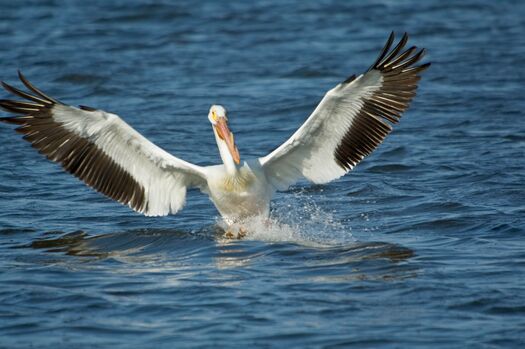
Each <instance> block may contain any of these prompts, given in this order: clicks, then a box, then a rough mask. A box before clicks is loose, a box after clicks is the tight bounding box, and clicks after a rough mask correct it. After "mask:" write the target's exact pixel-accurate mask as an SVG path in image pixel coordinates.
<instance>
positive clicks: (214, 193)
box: [204, 160, 274, 224]
mask: <svg viewBox="0 0 525 349" xmlns="http://www.w3.org/2000/svg"><path fill="white" fill-rule="evenodd" d="M206 170H207V171H208V186H207V188H206V189H205V190H204V191H205V192H207V194H208V195H209V196H210V199H211V201H212V202H213V203H214V205H215V207H216V208H217V210H218V211H219V213H220V214H221V216H222V217H223V219H224V220H225V221H226V222H227V223H229V224H232V223H235V222H239V221H242V220H244V219H245V218H248V217H251V216H260V215H264V216H267V215H268V213H269V211H270V200H271V198H272V196H273V193H274V192H273V190H271V186H270V185H269V184H268V182H267V181H266V177H265V175H264V172H263V170H262V168H261V165H260V164H259V162H258V161H257V160H251V161H247V162H245V163H244V164H243V165H241V166H238V167H237V170H236V173H235V174H230V173H228V171H227V170H226V167H225V166H224V165H217V166H209V167H206Z"/></svg>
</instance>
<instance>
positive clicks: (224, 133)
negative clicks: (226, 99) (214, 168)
mask: <svg viewBox="0 0 525 349" xmlns="http://www.w3.org/2000/svg"><path fill="white" fill-rule="evenodd" d="M226 114H227V113H226V109H225V108H224V107H223V106H222V105H212V106H211V108H210V112H209V113H208V119H209V120H210V122H211V124H212V126H213V132H214V133H215V138H216V139H217V145H218V146H219V151H220V152H221V157H222V160H223V161H224V162H225V163H226V162H227V159H225V154H223V152H224V149H226V150H227V151H228V153H229V155H230V157H231V159H233V161H234V162H235V163H236V164H237V165H238V164H239V163H240V162H241V157H240V155H239V150H237V146H236V145H235V141H234V139H233V133H232V132H231V131H230V129H229V128H228V116H227V115H226Z"/></svg>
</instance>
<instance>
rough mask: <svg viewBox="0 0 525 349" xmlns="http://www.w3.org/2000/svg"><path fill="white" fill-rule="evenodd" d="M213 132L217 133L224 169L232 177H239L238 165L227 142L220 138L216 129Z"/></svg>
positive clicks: (216, 138) (216, 137)
mask: <svg viewBox="0 0 525 349" xmlns="http://www.w3.org/2000/svg"><path fill="white" fill-rule="evenodd" d="M213 132H214V133H215V140H216V141H217V147H219V153H220V154H221V159H222V162H223V163H224V167H225V168H226V172H227V173H228V174H229V175H230V176H235V175H237V172H238V170H237V165H236V164H235V161H233V157H232V154H231V153H230V150H229V149H228V146H227V145H226V142H225V141H223V140H222V139H221V138H220V137H219V135H218V134H217V131H215V129H214V130H213Z"/></svg>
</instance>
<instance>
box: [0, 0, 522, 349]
mask: <svg viewBox="0 0 525 349" xmlns="http://www.w3.org/2000/svg"><path fill="white" fill-rule="evenodd" d="M524 18H525V6H524V5H523V3H522V2H520V1H499V2H488V1H486V2H483V1H462V2H461V3H459V2H450V3H448V4H446V3H444V2H441V1H425V2H419V1H412V0H406V1H395V2H394V1H386V0H385V1H370V2H366V3H365V4H361V3H357V2H337V1H316V2H302V1H260V2H257V3H256V4H252V3H250V2H243V1H234V2H228V3H227V4H225V3H224V2H221V1H203V2H195V1H178V2H176V3H168V2H162V1H159V2H152V1H142V2H140V1H115V2H111V3H109V2H107V1H90V2H80V1H71V2H59V1H12V2H9V4H7V3H6V4H4V6H2V11H1V13H0V40H1V42H2V47H3V50H2V54H1V59H0V67H1V72H2V76H1V79H3V80H6V81H8V82H11V83H14V82H15V80H16V69H18V68H19V69H22V71H23V72H24V73H25V74H26V75H27V76H28V77H29V78H30V79H31V80H32V81H33V82H34V83H35V84H36V85H37V86H39V87H41V88H42V89H43V90H44V91H46V92H48V93H49V94H50V95H52V96H56V97H57V98H59V99H60V100H62V101H64V102H68V103H71V104H75V105H76V104H83V105H89V106H94V107H99V108H103V109H105V110H108V111H111V112H115V113H118V114H119V115H121V116H122V117H123V118H124V119H125V120H126V121H128V122H129V123H130V124H131V125H133V126H134V127H135V128H136V129H137V130H139V131H140V132H141V133H143V134H144V135H145V136H146V137H148V138H149V139H151V140H152V141H154V142H155V143H156V144H158V145H160V146H162V147H163V148H165V149H166V150H168V151H170V152H172V153H173V154H175V155H177V156H179V157H181V158H183V159H186V160H189V161H192V162H195V163H197V164H201V165H207V164H214V163H217V162H218V161H219V159H220V158H219V155H218V151H217V150H216V145H215V141H214V137H213V136H212V132H211V129H210V126H209V123H208V121H207V111H208V108H209V106H210V105H211V104H213V103H220V104H223V105H225V106H226V107H227V108H228V109H229V118H230V123H231V126H232V129H233V130H234V131H235V133H236V140H237V142H238V145H239V149H240V152H241V156H242V157H243V158H250V157H255V156H262V155H265V154H266V153H268V152H269V151H270V150H272V149H273V148H275V147H276V146H277V145H279V144H280V143H281V142H283V141H284V140H285V139H286V138H287V137H288V136H289V135H290V134H291V133H292V132H293V131H294V130H295V129H296V128H297V127H298V126H299V125H300V124H301V122H302V121H303V120H304V119H305V118H306V117H307V115H308V114H309V112H311V111H312V110H313V108H314V107H315V105H316V103H317V102H318V101H319V100H320V99H321V98H322V95H323V94H324V92H325V91H327V90H328V89H330V88H331V87H333V86H334V85H335V84H336V83H338V82H339V81H341V80H342V79H344V78H346V77H347V76H348V75H350V74H353V73H359V72H361V71H363V70H364V69H366V68H367V67H368V66H369V65H370V64H371V62H373V60H374V59H375V57H376V54H377V52H378V50H379V49H380V47H381V46H382V44H383V43H384V41H385V40H386V38H387V36H388V34H389V33H390V31H391V30H395V31H398V32H400V33H401V32H403V31H408V32H409V33H410V34H411V40H412V43H413V44H416V45H418V46H422V47H426V48H427V49H428V53H429V54H428V56H427V57H428V58H427V60H428V61H432V63H433V65H432V67H431V69H429V70H428V72H426V73H425V75H424V78H423V80H422V82H421V87H420V89H419V90H418V96H417V98H416V99H415V101H414V103H413V105H412V107H411V109H410V110H409V111H408V112H407V113H406V114H405V116H404V117H403V120H402V122H401V123H400V125H398V127H397V128H396V129H395V131H394V132H393V133H392V135H391V136H389V137H388V138H387V140H386V142H385V143H384V144H383V145H382V146H381V147H380V148H379V149H378V151H376V152H375V153H374V154H373V155H372V156H370V157H369V158H367V159H366V160H365V161H363V162H362V163H361V164H360V165H359V166H358V167H357V168H356V169H355V170H354V171H353V172H352V173H350V174H349V175H347V176H346V177H344V178H342V179H341V180H338V181H336V182H334V183H331V184H328V185H324V186H309V185H307V184H306V183H301V184H299V185H297V186H295V187H293V188H291V189H290V190H289V191H288V192H286V193H280V194H278V195H277V197H276V199H275V202H274V205H273V207H272V215H273V217H274V218H275V219H276V220H278V221H279V222H280V223H281V225H280V226H277V227H272V228H268V227H264V226H260V227H259V228H258V229H256V230H255V231H254V232H252V233H251V234H250V235H249V236H248V237H247V238H246V239H244V240H240V241H229V240H225V239H222V238H221V235H220V229H219V228H218V226H217V212H216V211H215V209H214V208H213V206H212V205H211V203H210V202H209V200H208V198H207V197H206V196H204V195H202V194H200V193H199V192H197V191H190V192H189V193H188V202H187V205H186V208H185V209H184V210H183V211H181V212H180V214H177V215H176V216H171V217H161V218H146V217H142V216H140V215H138V214H136V213H134V212H132V211H130V210H129V209H128V208H126V207H121V206H119V205H118V204H116V203H113V202H112V201H110V200H108V199H106V198H104V197H102V196H101V195H99V194H97V193H94V192H92V191H91V190H90V189H88V188H87V187H85V186H84V185H82V184H81V183H80V182H79V181H78V180H76V179H75V178H72V177H70V176H69V175H67V174H64V173H62V171H61V170H60V168H59V167H58V166H57V165H54V164H51V163H48V162H46V161H44V160H43V159H42V158H41V157H40V155H38V154H36V152H34V151H33V150H32V149H31V148H30V147H29V146H28V144H27V143H24V142H22V141H21V140H20V136H19V135H16V134H15V133H14V132H12V130H11V129H10V127H9V126H7V125H2V127H1V129H0V131H1V132H0V142H1V144H2V153H1V156H0V164H1V166H0V347H6V348H25V347H33V348H70V347H75V348H96V347H100V348H107V347H112V348H130V347H149V348H151V347H156V348H173V347H202V348H205V347H241V346H250V347H261V348H268V347H301V348H308V347H324V348H337V347H341V348H348V347H355V348H420V347H421V348H422V347H442V348H500V347H501V348H521V347H523V346H524V345H525V335H524V333H525V331H524V329H525V305H524V304H525V272H524V270H525V249H524V247H525V241H524V237H523V234H524V232H525V229H524V215H525V192H524V189H523V188H524V183H525V161H524V157H525V122H524V115H523V110H524V108H525V98H524V93H523V87H524V81H525V70H524V69H523V67H524V66H525V37H524V36H523V33H524V32H525V20H524ZM4 96H5V95H3V96H2V98H5V97H4Z"/></svg>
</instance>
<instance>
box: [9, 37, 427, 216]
mask: <svg viewBox="0 0 525 349" xmlns="http://www.w3.org/2000/svg"><path fill="white" fill-rule="evenodd" d="M407 41H408V36H407V34H406V33H405V34H404V35H403V37H402V38H401V40H400V41H399V43H398V44H397V45H396V46H395V47H392V44H393V42H394V33H391V34H390V37H389V38H388V41H387V43H386V45H385V46H384V48H383V49H382V51H381V53H380V54H379V57H378V58H377V60H376V61H375V62H374V64H372V66H371V67H370V68H369V69H368V70H367V71H366V72H365V73H363V74H361V75H359V76H357V77H356V76H355V75H352V76H350V77H349V78H347V79H346V80H344V81H343V82H341V83H340V84H338V85H337V86H335V87H334V88H333V89H331V90H330V91H328V92H327V93H326V94H325V96H324V98H323V99H322V100H321V102H320V103H319V105H318V106H317V108H315V110H314V111H313V113H312V114H311V115H310V116H309V117H308V119H307V120H306V121H305V123H304V124H303V125H302V126H301V127H300V128H299V129H298V130H297V131H296V132H295V133H294V134H293V135H292V136H291V137H290V138H289V139H288V140H287V141H286V142H284V143H283V144H282V145H281V146H279V147H278V148H277V149H275V150H274V151H272V152H271V153H270V154H268V155H266V156H264V157H261V158H258V159H251V160H246V161H244V162H242V163H241V157H240V154H239V151H238V149H237V146H236V144H235V140H234V137H233V134H232V132H231V131H230V130H229V128H228V115H227V112H226V109H225V108H224V107H222V106H220V105H213V106H212V107H211V108H210V111H209V114H208V119H209V121H210V123H211V125H212V129H213V133H214V135H215V139H216V141H217V146H218V147H219V152H220V156H221V158H222V162H223V164H222V165H215V166H206V167H202V166H197V165H194V164H191V163H189V162H186V161H184V160H181V159H179V158H177V157H175V156H173V155H171V154H169V153H167V152H166V151H164V150H162V149H161V148H159V147H158V146H156V145H155V144H153V143H152V142H150V141H149V140H147V139H146V138H144V137H143V136H142V135H141V134H140V133H138V132H137V131H135V130H134V129H133V128H132V127H131V126H129V125H128V124H127V123H126V122H124V121H123V120H122V119H121V118H120V117H119V116H117V115H115V114H111V113H108V112H105V111H103V110H100V109H95V108H91V107H85V106H80V107H79V108H76V107H73V106H70V105H66V104H63V103H61V102H59V101H58V100H56V99H53V98H51V97H49V96H47V95H46V94H44V93H43V92H41V91H40V90H38V89H37V88H36V87H34V86H33V85H32V84H31V83H30V82H29V81H28V80H27V79H26V78H25V77H24V76H23V75H22V74H21V73H20V72H19V78H20V80H21V81H22V83H23V84H24V85H25V86H26V87H27V88H28V89H29V90H30V91H31V92H32V93H28V92H24V91H22V90H20V89H17V88H15V87H13V86H11V85H8V84H6V83H4V82H2V85H3V87H4V88H5V89H6V90H7V91H8V92H10V93H12V94H13V95H16V96H19V97H22V98H24V99H25V101H13V100H0V106H1V107H2V108H3V109H5V110H7V111H9V112H12V113H15V114H18V115H15V116H10V117H3V118H1V119H0V120H1V121H4V122H8V123H12V124H18V125H20V126H19V127H18V128H17V129H16V130H17V131H18V132H20V133H22V134H24V137H23V138H24V139H25V140H27V141H29V142H30V143H31V144H32V146H33V147H34V148H36V149H38V151H39V152H40V153H41V154H44V155H45V156H46V157H47V158H48V159H49V160H52V161H55V162H57V163H60V164H61V165H62V167H63V168H64V169H65V170H66V171H68V172H69V173H71V174H73V175H74V176H76V177H78V178H79V179H81V180H82V181H84V182H85V183H86V184H87V185H89V186H90V187H92V188H94V189H95V190H97V191H99V192H101V193H103V194H105V195H106V196H108V197H110V198H112V199H114V200H116V201H118V202H120V203H122V204H124V205H128V206H129V207H131V208H132V209H133V210H135V211H137V212H140V213H142V214H144V215H146V216H164V215H168V214H170V213H171V214H174V213H176V212H177V211H179V210H180V209H181V208H182V207H183V206H184V202H185V198H186V190H187V188H190V187H197V188H199V189H200V190H201V191H202V192H204V193H206V194H208V195H209V197H210V199H211V201H212V202H213V203H214V204H215V207H216V208H217V210H218V211H219V213H220V214H221V216H222V217H223V219H224V221H225V222H226V223H227V224H229V225H234V224H237V223H238V222H242V220H243V219H246V218H248V217H252V216H259V215H265V216H266V215H268V213H269V207H270V200H271V198H272V196H273V194H274V193H275V192H276V191H278V190H281V191H282V190H286V189H287V188H288V187H289V186H290V185H292V184H293V183H296V182H297V181H298V180H299V179H301V178H306V179H307V180H309V181H310V182H313V183H327V182H330V181H333V180H335V179H337V178H339V177H341V176H343V175H344V174H346V173H347V172H349V171H350V170H352V169H353V168H354V167H355V166H356V165H357V164H358V163H359V162H360V161H361V160H362V159H363V158H364V157H365V156H367V155H368V154H370V153H371V152H372V151H373V150H374V149H375V148H376V147H377V146H378V145H379V144H380V143H381V142H382V141H383V139H384V138H385V137H386V136H387V135H388V134H389V133H390V131H392V124H395V123H397V122H398V121H399V119H400V117H401V113H403V112H404V111H405V110H406V109H407V108H408V105H409V103H410V101H411V100H412V98H413V97H414V96H415V93H416V88H417V82H418V81H419V79H420V77H419V73H421V72H422V71H424V70H425V69H426V68H428V67H429V66H430V63H426V64H422V65H415V64H416V63H417V62H419V60H420V59H421V58H422V57H423V55H424V49H422V50H420V51H417V49H416V47H410V48H408V49H406V50H404V47H405V45H406V43H407Z"/></svg>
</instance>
